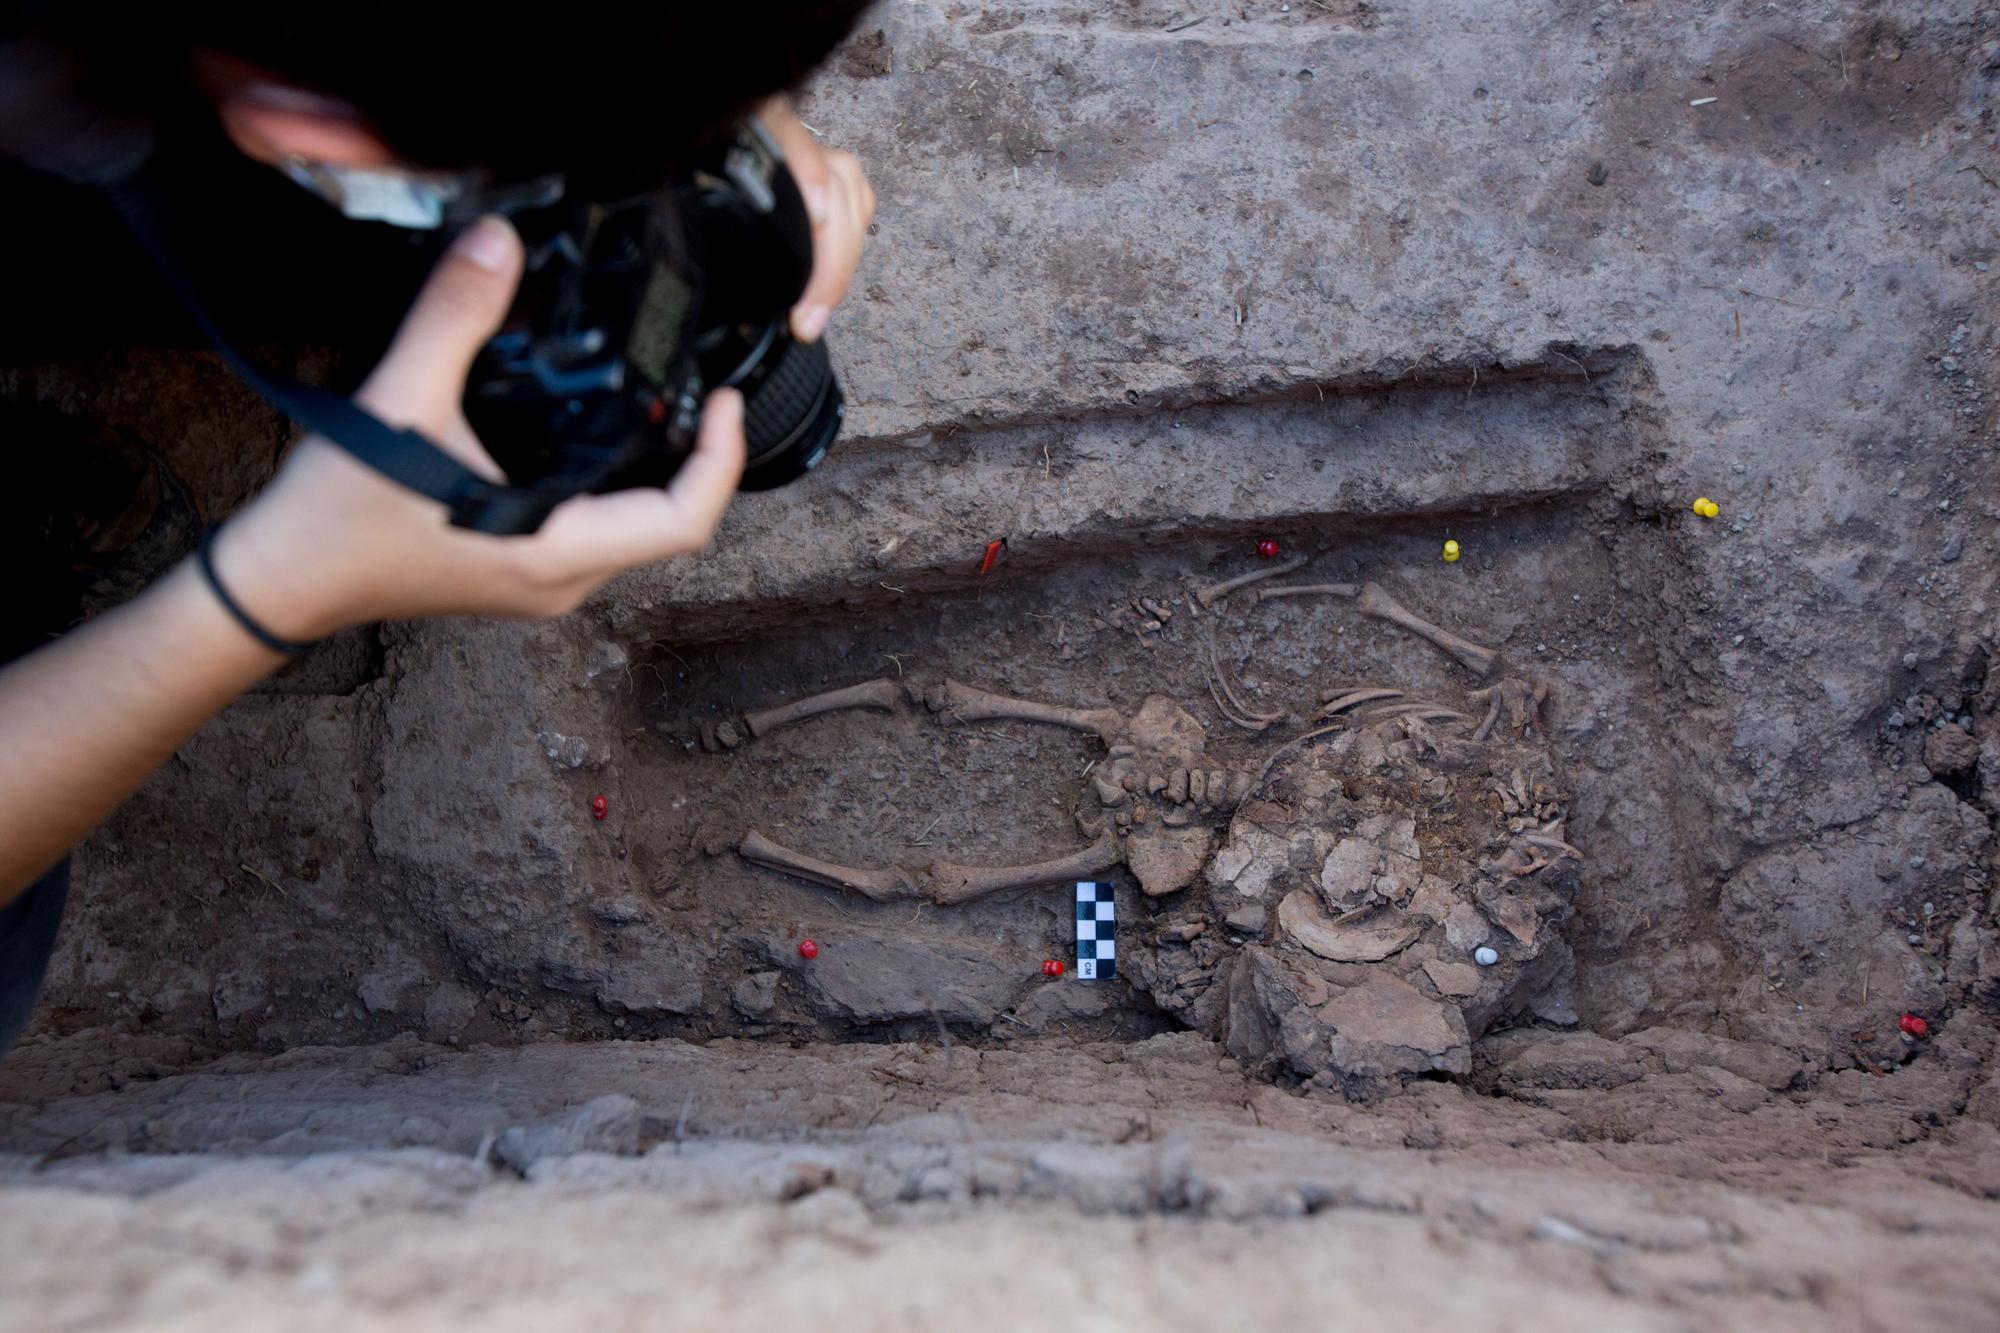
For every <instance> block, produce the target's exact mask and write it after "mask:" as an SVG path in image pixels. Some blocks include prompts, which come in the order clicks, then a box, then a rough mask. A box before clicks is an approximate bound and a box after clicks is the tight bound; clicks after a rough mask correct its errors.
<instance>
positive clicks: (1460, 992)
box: [1424, 949, 1499, 999]
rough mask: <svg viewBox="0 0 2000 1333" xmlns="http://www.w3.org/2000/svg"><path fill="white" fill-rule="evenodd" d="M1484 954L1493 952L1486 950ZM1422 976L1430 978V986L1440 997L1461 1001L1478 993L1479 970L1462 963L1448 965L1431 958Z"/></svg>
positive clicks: (1442, 960)
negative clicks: (1435, 988)
mask: <svg viewBox="0 0 2000 1333" xmlns="http://www.w3.org/2000/svg"><path fill="white" fill-rule="evenodd" d="M1484 952H1487V953H1492V952H1493V951H1492V950H1490V949H1488V950H1484ZM1494 957H1495V958H1498V957H1499V955H1498V954H1495V955H1494ZM1424 975H1425V976H1427V977H1429V978H1430V981H1431V985H1433V986H1436V987H1437V988H1438V994H1440V995H1449V996H1451V997H1452V998H1454V999H1463V998H1464V997H1466V996H1468V995H1474V994H1477V993H1478V991H1479V969H1478V968H1476V967H1467V966H1466V965H1465V964H1464V963H1448V962H1446V961H1445V960H1444V959H1442V958H1433V959H1431V960H1430V961H1429V962H1427V963H1425V964H1424Z"/></svg>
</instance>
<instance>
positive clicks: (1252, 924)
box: [1222, 903, 1268, 935]
mask: <svg viewBox="0 0 2000 1333" xmlns="http://www.w3.org/2000/svg"><path fill="white" fill-rule="evenodd" d="M1267 919H1268V914H1267V913H1266V912H1265V910H1264V904H1262V903H1245V904H1243V906H1241V907H1239V908H1237V909H1236V910H1235V911H1233V912H1231V913H1230V914H1229V915H1228V916H1225V917H1223V918H1222V924H1223V925H1225V926H1227V927H1229V928H1230V929H1231V930H1233V931H1235V932H1236V933H1237V934H1239V935H1262V934H1263V933H1264V922H1265V921H1266V920H1267Z"/></svg>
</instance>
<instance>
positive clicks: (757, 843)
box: [736, 829, 924, 903]
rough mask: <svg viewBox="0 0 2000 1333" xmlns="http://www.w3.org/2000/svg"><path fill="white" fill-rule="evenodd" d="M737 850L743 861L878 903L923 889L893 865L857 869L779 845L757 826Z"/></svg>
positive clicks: (919, 894)
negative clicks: (757, 828)
mask: <svg viewBox="0 0 2000 1333" xmlns="http://www.w3.org/2000/svg"><path fill="white" fill-rule="evenodd" d="M736 854H737V855H738V856H741V857H742V858H743V859H744V860H746V861H752V862H755V863H756V864H757V865H760V866H768V867H769V868H770V869H772V870H781V871H783V872H784V873H786V874H788V875H796V876H798V877H799V878H800V879H805V880H811V881H812V882H813V883H815V884H824V885H826V886H827V887H828V888H834V889H846V890H847V891H848V892H850V893H858V894H860V895H861V896H862V897H864V898H868V899H871V900H872V901H874V902H878V903H889V902H897V901H900V900H903V899H909V898H921V897H923V896H924V895H923V892H922V890H920V889H919V888H918V887H917V886H916V885H915V884H913V883H911V882H910V880H909V879H908V878H907V877H906V876H905V875H904V874H903V872H902V871H900V870H896V869H894V868H891V869H887V870H860V869H856V868H855V867H853V866H843V865H837V864H835V863H834V862H832V861H822V860H820V859H819V858H817V857H813V856H807V855H806V854H805V853H804V852H795V851H793V850H792V849H791V848H789V847H781V846H779V845H778V844H777V843H775V842H772V841H771V840H770V839H769V838H767V837H765V836H764V835H763V834H761V833H759V832H757V831H756V830H754V829H753V830H751V831H750V832H749V833H746V834H744V835H743V841H741V842H739V843H738V844H736Z"/></svg>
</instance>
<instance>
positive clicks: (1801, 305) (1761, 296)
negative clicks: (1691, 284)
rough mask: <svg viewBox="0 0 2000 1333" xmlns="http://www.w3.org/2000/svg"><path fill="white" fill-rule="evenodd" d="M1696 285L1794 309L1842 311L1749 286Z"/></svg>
mask: <svg viewBox="0 0 2000 1333" xmlns="http://www.w3.org/2000/svg"><path fill="white" fill-rule="evenodd" d="M1695 286H1697V287H1700V288H1703V289H1704V290H1707V291H1711V292H1722V293H1724V294H1725V295H1727V294H1729V293H1732V292H1733V293H1737V294H1740V295H1743V296H1754V297H1755V298H1757V299H1758V300H1759V301H1775V302H1777V303H1778V304H1779V305H1788V306H1790V307H1791V308H1792V309H1794V310H1817V311H1819V312H1820V313H1821V314H1823V315H1837V314H1839V313H1840V312H1839V311H1838V310H1835V309H1834V308H1833V307H1832V306H1826V305H1814V304H1812V303H1811V302H1810V301H1793V300H1790V299H1788V298H1786V297H1783V296H1772V295H1770V294H1769V293H1766V292H1753V291H1751V290H1750V289H1749V288H1748V287H1722V286H1718V285H1717V284H1715V283H1712V282H1697V283H1696V284H1695Z"/></svg>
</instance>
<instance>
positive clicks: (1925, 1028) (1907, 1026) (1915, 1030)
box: [1896, 1014, 1931, 1038]
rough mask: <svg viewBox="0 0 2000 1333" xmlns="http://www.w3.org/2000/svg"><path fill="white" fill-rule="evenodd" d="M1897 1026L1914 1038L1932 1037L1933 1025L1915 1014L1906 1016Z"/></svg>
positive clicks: (1898, 1021)
mask: <svg viewBox="0 0 2000 1333" xmlns="http://www.w3.org/2000/svg"><path fill="white" fill-rule="evenodd" d="M1896 1026H1897V1027H1899V1028H1901V1029H1903V1031H1905V1032H1907V1033H1909V1034H1910V1035H1911V1036H1912V1037H1917V1038H1923V1037H1928V1036H1930V1035H1931V1025H1930V1024H1929V1023H1927V1022H1925V1021H1924V1020H1923V1019H1921V1018H1919V1017H1917V1015H1915V1014H1904V1015H1903V1016H1902V1017H1901V1018H1899V1019H1897V1020H1896Z"/></svg>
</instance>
